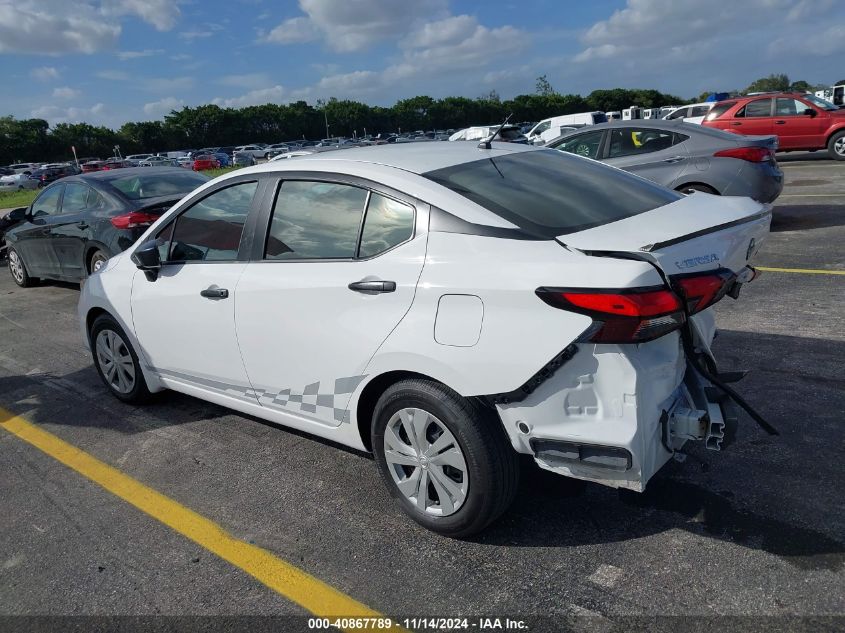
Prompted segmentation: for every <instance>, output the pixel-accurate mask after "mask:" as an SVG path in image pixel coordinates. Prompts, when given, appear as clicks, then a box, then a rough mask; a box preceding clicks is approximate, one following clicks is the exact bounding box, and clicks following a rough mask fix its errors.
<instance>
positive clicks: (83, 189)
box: [50, 182, 96, 279]
mask: <svg viewBox="0 0 845 633" xmlns="http://www.w3.org/2000/svg"><path fill="white" fill-rule="evenodd" d="M95 195H96V194H94V193H93V191H92V190H91V187H89V186H88V185H86V184H84V183H81V182H69V183H66V184H65V191H64V195H63V196H62V203H61V207H60V209H59V213H58V215H56V218H55V221H54V222H53V224H52V225H51V226H50V245H51V247H52V249H53V252H54V253H55V256H56V261H57V262H58V264H59V270H60V272H61V274H62V275H63V276H64V277H68V278H72V279H82V278H83V277H84V276H85V275H86V274H87V273H88V271H87V270H86V268H85V261H84V260H85V244H86V242H87V238H88V235H89V218H88V217H87V209H88V200H89V196H95Z"/></svg>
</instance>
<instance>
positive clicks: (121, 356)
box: [88, 314, 150, 404]
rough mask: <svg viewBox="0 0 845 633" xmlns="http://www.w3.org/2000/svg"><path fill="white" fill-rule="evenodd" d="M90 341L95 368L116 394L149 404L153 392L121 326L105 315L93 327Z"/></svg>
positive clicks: (132, 400)
mask: <svg viewBox="0 0 845 633" xmlns="http://www.w3.org/2000/svg"><path fill="white" fill-rule="evenodd" d="M88 340H89V341H90V344H91V355H92V356H93V357H94V367H96V368H97V373H98V374H99V375H100V379H101V380H102V381H103V383H104V384H105V385H106V387H107V388H108V390H109V391H110V392H111V393H112V395H113V396H114V397H115V398H117V399H118V400H122V401H123V402H128V403H131V404H141V403H143V402H146V401H147V400H148V399H149V398H150V390H149V389H148V388H147V381H146V380H144V374H143V372H142V371H141V364H140V363H139V362H138V355H137V354H136V353H135V350H134V349H133V347H132V343H130V342H129V337H128V336H126V332H124V331H123V328H122V327H120V324H119V323H118V322H117V321H115V320H114V318H113V317H112V316H111V315H108V314H101V315H100V316H98V317H97V318H96V319H94V323H92V324H91V330H90V333H89V337H88Z"/></svg>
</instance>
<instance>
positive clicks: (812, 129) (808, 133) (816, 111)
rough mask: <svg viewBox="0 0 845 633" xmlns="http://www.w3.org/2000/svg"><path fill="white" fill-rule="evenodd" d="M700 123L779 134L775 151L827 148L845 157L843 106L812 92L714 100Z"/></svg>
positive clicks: (836, 156) (740, 131) (839, 157)
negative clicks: (837, 105) (715, 101)
mask: <svg viewBox="0 0 845 633" xmlns="http://www.w3.org/2000/svg"><path fill="white" fill-rule="evenodd" d="M702 125H706V126H707V127H715V128H718V129H720V130H726V131H728V132H735V133H737V134H746V135H769V134H774V135H776V136H777V137H778V142H779V147H778V151H781V152H783V151H793V150H816V149H825V148H827V151H828V153H829V154H830V157H831V158H833V159H835V160H845V109H839V108H837V107H836V106H835V105H833V104H832V103H830V102H829V101H825V100H824V99H819V98H818V97H816V96H814V95H811V94H798V93H794V94H793V93H777V94H759V95H753V96H748V97H739V98H737V99H728V100H726V101H720V102H719V103H717V104H716V105H715V106H713V108H712V109H711V110H710V112H709V113H708V114H707V116H706V117H704V121H703V122H702Z"/></svg>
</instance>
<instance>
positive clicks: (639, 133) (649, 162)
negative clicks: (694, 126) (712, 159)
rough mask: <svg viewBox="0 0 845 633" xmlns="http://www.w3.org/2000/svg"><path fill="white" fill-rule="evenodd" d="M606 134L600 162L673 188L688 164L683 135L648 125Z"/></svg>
mask: <svg viewBox="0 0 845 633" xmlns="http://www.w3.org/2000/svg"><path fill="white" fill-rule="evenodd" d="M609 134H610V138H609V140H608V147H607V154H606V158H604V159H603V162H606V163H608V164H609V165H613V166H614V167H618V168H619V169H624V170H625V171H629V172H631V173H632V174H636V175H637V176H641V177H643V178H647V179H648V180H651V181H653V182H656V183H658V184H661V185H663V186H664V187H670V188H672V187H673V185H674V183H675V181H676V180H677V179H678V177H679V176H680V175H681V173H683V171H684V170H685V169H686V168H687V166H688V164H689V153H688V152H687V149H686V146H685V145H684V141H685V140H686V139H688V138H689V137H688V136H686V135H685V134H679V133H677V132H674V131H671V130H660V129H656V128H647V127H620V128H613V129H611V130H609Z"/></svg>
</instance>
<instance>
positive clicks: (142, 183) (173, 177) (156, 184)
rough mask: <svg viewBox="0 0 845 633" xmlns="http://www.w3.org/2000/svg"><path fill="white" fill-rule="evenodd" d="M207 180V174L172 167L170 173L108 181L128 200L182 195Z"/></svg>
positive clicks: (125, 177)
mask: <svg viewBox="0 0 845 633" xmlns="http://www.w3.org/2000/svg"><path fill="white" fill-rule="evenodd" d="M207 181H208V177H207V176H203V175H202V174H197V173H195V172H192V171H183V170H181V168H180V169H174V170H173V172H172V173H161V172H159V173H157V174H136V175H133V176H123V177H121V178H114V179H113V180H109V181H108V183H109V184H110V185H111V186H112V187H114V188H115V189H117V190H118V191H120V193H122V194H123V195H124V196H125V197H127V198H129V199H130V200H144V199H146V198H157V197H159V196H182V195H184V194H186V193H188V192H189V191H193V190H194V189H196V188H197V187H199V186H200V185H201V184H203V183H205V182H207Z"/></svg>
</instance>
